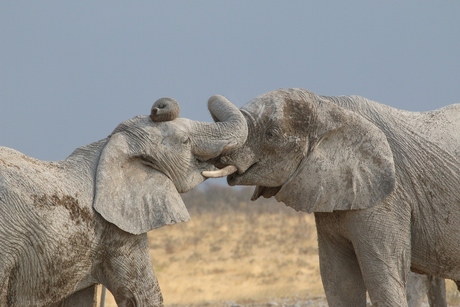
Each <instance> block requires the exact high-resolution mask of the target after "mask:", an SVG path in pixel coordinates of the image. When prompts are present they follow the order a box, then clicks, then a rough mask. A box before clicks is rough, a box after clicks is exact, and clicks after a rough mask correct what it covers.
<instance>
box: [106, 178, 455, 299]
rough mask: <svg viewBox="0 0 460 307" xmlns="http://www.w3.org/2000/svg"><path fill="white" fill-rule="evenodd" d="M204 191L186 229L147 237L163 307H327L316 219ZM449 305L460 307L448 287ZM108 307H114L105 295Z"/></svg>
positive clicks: (191, 202)
mask: <svg viewBox="0 0 460 307" xmlns="http://www.w3.org/2000/svg"><path fill="white" fill-rule="evenodd" d="M208 186H209V183H207V184H205V186H204V188H203V187H199V188H198V189H195V190H193V191H191V192H189V193H187V194H184V202H185V204H186V206H187V208H188V209H189V211H190V215H191V220H190V221H189V222H188V223H181V224H178V225H175V226H174V227H164V228H160V229H157V230H154V231H151V232H149V234H148V235H149V246H150V252H151V255H152V256H153V255H155V257H152V259H153V263H152V265H153V268H154V270H155V272H156V274H157V277H158V280H159V283H160V287H161V290H162V292H163V297H164V302H165V306H167V307H186V306H188V307H268V306H270V307H282V306H284V307H304V306H312V307H313V306H327V303H326V299H325V295H324V292H323V288H322V284H321V279H320V275H319V267H318V255H317V241H316V230H315V224H314V217H313V215H310V214H305V213H299V212H296V211H294V210H293V209H291V208H289V207H285V206H284V205H283V204H280V203H277V202H276V201H274V200H267V199H263V200H261V199H259V200H257V201H256V202H251V201H249V198H250V196H251V193H252V189H251V188H247V189H246V188H228V187H225V186H224V187H213V188H212V193H210V192H209V190H210V188H207V187H208ZM219 199H220V200H219ZM447 299H448V303H449V306H460V295H459V292H457V290H456V287H455V284H453V283H452V282H450V281H447ZM106 306H108V307H114V306H116V305H115V303H114V302H113V299H112V298H111V296H110V294H109V295H108V296H107V300H106ZM423 306H428V304H427V303H426V300H425V303H424V305H423Z"/></svg>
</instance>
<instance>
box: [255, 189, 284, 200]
mask: <svg viewBox="0 0 460 307" xmlns="http://www.w3.org/2000/svg"><path fill="white" fill-rule="evenodd" d="M280 189H281V187H262V186H256V188H255V190H254V193H253V194H252V197H251V200H256V199H257V198H259V197H260V196H262V197H263V198H270V197H273V196H275V195H276V194H277V193H278V192H279V191H280Z"/></svg>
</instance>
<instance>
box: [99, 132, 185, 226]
mask: <svg viewBox="0 0 460 307" xmlns="http://www.w3.org/2000/svg"><path fill="white" fill-rule="evenodd" d="M93 207H94V209H95V210H96V211H97V212H99V213H100V214H101V215H102V216H103V217H104V219H106V220H107V221H109V222H110V223H113V224H115V225H117V226H118V227H119V228H120V229H122V230H124V231H126V232H129V233H133V234H141V233H146V232H148V231H149V230H152V229H155V228H159V227H161V226H164V225H168V224H175V223H179V222H186V221H188V220H189V219H190V217H189V214H188V211H187V209H186V208H185V205H184V203H183V201H182V198H181V197H180V195H179V193H178V192H177V190H176V188H175V186H174V184H173V183H172V181H171V180H170V179H169V178H168V177H167V176H166V175H164V174H163V173H161V172H159V171H157V170H154V169H153V168H151V167H149V166H147V165H144V164H143V163H142V162H141V160H140V159H138V158H136V157H135V155H132V154H130V147H129V145H128V142H127V137H126V136H125V135H124V134H123V133H122V132H120V133H116V134H114V135H112V136H111V137H110V139H109V141H108V143H107V144H106V145H105V148H104V149H103V151H102V153H101V157H100V158H99V164H98V167H97V172H96V188H95V197H94V203H93Z"/></svg>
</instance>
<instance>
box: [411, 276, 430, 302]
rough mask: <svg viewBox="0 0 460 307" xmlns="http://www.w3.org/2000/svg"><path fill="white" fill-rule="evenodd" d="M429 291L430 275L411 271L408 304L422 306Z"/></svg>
mask: <svg viewBox="0 0 460 307" xmlns="http://www.w3.org/2000/svg"><path fill="white" fill-rule="evenodd" d="M427 293H428V276H426V275H420V274H417V273H413V272H410V273H409V278H408V279H407V290H406V297H407V305H409V307H420V306H422V302H423V300H424V299H425V297H426V294H427Z"/></svg>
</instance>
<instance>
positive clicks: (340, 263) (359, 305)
mask: <svg viewBox="0 0 460 307" xmlns="http://www.w3.org/2000/svg"><path fill="white" fill-rule="evenodd" d="M347 244H348V245H349V243H347V242H343V244H341V243H339V242H334V241H333V240H331V238H328V237H326V236H325V235H323V234H322V233H321V232H320V231H319V230H318V251H319V262H320V271H321V279H322V282H323V287H324V291H325V292H326V298H327V302H328V304H329V306H343V307H364V306H366V288H365V286H364V281H363V277H362V275H361V270H360V267H359V264H358V260H357V258H356V255H355V253H354V251H353V249H352V248H351V246H346V245H347Z"/></svg>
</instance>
